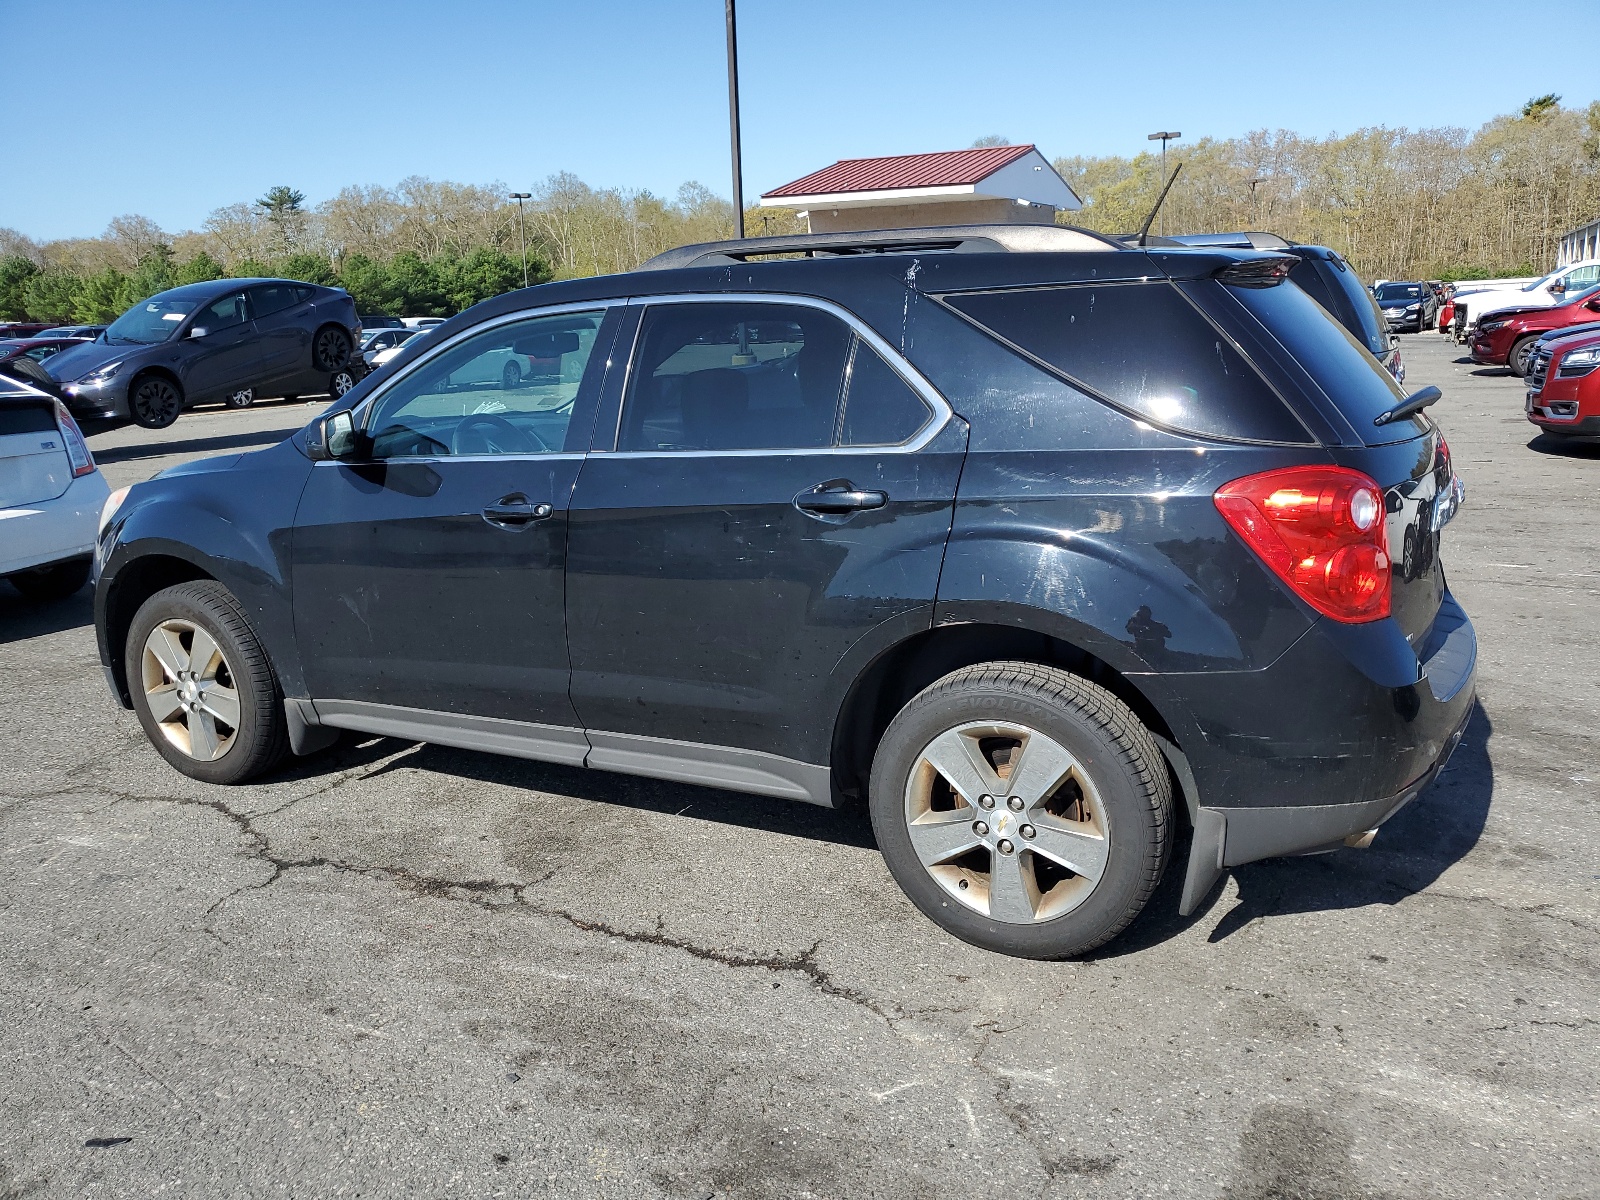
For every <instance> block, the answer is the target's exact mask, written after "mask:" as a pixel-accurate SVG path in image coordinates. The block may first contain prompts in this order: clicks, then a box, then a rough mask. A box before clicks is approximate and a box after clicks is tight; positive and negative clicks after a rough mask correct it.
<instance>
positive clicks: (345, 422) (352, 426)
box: [306, 409, 360, 461]
mask: <svg viewBox="0 0 1600 1200" xmlns="http://www.w3.org/2000/svg"><path fill="white" fill-rule="evenodd" d="M359 442H360V434H358V433H357V432H356V420H355V417H353V416H351V414H350V410H349V409H343V410H341V411H339V412H336V413H330V414H328V415H327V416H326V417H323V418H322V419H321V420H320V421H317V422H316V423H315V424H313V425H312V426H311V432H310V434H309V435H308V436H307V438H306V450H307V452H308V453H309V454H310V455H311V457H312V458H313V459H315V460H317V461H326V460H329V459H341V458H351V457H353V456H354V454H355V451H356V446H357V445H358V444H359Z"/></svg>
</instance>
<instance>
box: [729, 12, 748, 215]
mask: <svg viewBox="0 0 1600 1200" xmlns="http://www.w3.org/2000/svg"><path fill="white" fill-rule="evenodd" d="M727 18H728V132H729V135H730V138H731V140H732V143H733V227H734V230H735V236H737V237H741V238H742V237H744V172H743V171H742V170H740V168H739V35H738V33H737V31H736V29H735V26H734V18H733V0H727Z"/></svg>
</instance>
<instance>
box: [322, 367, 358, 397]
mask: <svg viewBox="0 0 1600 1200" xmlns="http://www.w3.org/2000/svg"><path fill="white" fill-rule="evenodd" d="M355 385H356V377H355V376H354V375H352V374H351V373H350V372H349V371H335V372H334V373H333V374H332V375H331V376H329V377H328V395H330V396H332V397H333V398H334V399H335V400H337V399H338V398H339V397H340V396H342V395H344V394H345V393H346V392H348V391H349V390H350V389H351V388H353V387H355Z"/></svg>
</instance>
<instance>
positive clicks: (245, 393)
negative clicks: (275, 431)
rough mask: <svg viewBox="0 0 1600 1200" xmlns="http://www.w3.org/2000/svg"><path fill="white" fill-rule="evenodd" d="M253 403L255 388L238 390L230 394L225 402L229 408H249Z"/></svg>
mask: <svg viewBox="0 0 1600 1200" xmlns="http://www.w3.org/2000/svg"><path fill="white" fill-rule="evenodd" d="M255 402H256V390H255V388H240V389H239V390H238V391H236V392H232V393H230V394H229V396H228V400H227V404H228V407H229V408H249V407H250V406H251V405H252V404H254V403H255Z"/></svg>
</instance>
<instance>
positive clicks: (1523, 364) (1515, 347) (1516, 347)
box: [1506, 333, 1539, 378]
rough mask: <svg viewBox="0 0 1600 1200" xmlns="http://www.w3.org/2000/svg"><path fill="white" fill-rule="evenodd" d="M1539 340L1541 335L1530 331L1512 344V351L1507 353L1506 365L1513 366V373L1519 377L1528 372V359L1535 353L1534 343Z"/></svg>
mask: <svg viewBox="0 0 1600 1200" xmlns="http://www.w3.org/2000/svg"><path fill="white" fill-rule="evenodd" d="M1538 340H1539V335H1538V334H1536V333H1530V334H1528V335H1526V336H1524V337H1520V338H1518V339H1517V340H1516V341H1515V342H1514V343H1512V346H1511V353H1510V354H1508V355H1506V366H1508V367H1510V368H1511V373H1512V374H1513V375H1516V376H1518V377H1519V378H1520V377H1522V376H1525V375H1527V373H1528V359H1529V357H1530V356H1531V355H1532V354H1533V344H1534V343H1535V342H1537V341H1538Z"/></svg>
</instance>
